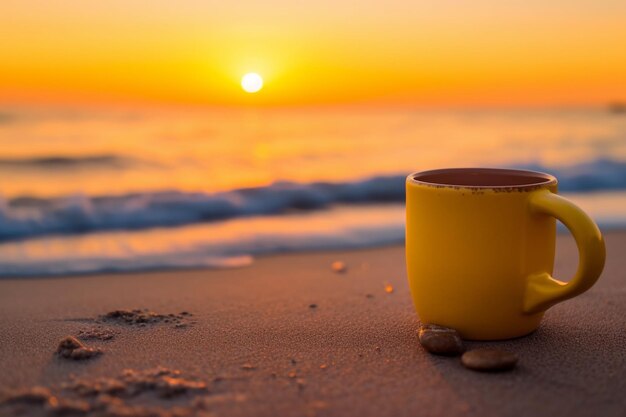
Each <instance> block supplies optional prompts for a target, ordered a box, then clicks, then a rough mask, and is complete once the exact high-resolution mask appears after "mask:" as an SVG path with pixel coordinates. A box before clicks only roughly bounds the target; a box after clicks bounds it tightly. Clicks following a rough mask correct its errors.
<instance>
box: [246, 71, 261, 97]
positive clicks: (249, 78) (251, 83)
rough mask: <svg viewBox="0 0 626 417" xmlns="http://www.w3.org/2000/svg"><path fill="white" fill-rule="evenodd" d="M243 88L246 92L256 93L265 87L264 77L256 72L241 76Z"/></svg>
mask: <svg viewBox="0 0 626 417" xmlns="http://www.w3.org/2000/svg"><path fill="white" fill-rule="evenodd" d="M241 88H243V90H244V91H245V92H246V93H256V92H257V91H259V90H260V89H261V88H263V78H261V76H260V75H259V74H257V73H256V72H249V73H247V74H246V75H244V76H243V77H242V78H241Z"/></svg>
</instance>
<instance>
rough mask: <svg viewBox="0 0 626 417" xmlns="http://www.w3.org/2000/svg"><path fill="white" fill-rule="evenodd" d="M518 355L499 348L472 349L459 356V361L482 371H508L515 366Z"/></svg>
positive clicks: (469, 367) (467, 366)
mask: <svg viewBox="0 0 626 417" xmlns="http://www.w3.org/2000/svg"><path fill="white" fill-rule="evenodd" d="M517 361H518V357H517V355H516V354H515V353H513V352H509V351H506V350H501V349H474V350H470V351H468V352H465V353H464V354H463V356H461V363H462V364H463V366H465V367H466V368H468V369H472V370H474V371H482V372H497V371H508V370H510V369H513V368H515V365H517Z"/></svg>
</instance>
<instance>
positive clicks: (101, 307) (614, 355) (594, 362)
mask: <svg viewBox="0 0 626 417" xmlns="http://www.w3.org/2000/svg"><path fill="white" fill-rule="evenodd" d="M606 240H607V247H608V258H607V265H606V269H605V272H604V274H603V276H602V278H601V279H600V281H599V282H598V284H597V285H596V286H595V287H594V288H593V289H592V290H590V291H589V292H587V293H586V294H584V295H582V296H580V297H578V298H576V299H574V300H570V301H568V302H565V303H563V304H560V305H558V306H556V307H554V308H552V309H551V310H549V312H548V313H547V315H546V317H545V319H544V322H543V323H542V326H541V328H540V329H539V330H538V331H537V332H535V333H534V334H532V335H530V336H527V337H524V338H520V339H516V340H511V341H505V342H499V343H469V344H468V345H469V347H470V348H471V347H476V346H498V347H502V348H505V349H509V350H511V351H513V352H516V353H517V354H518V355H519V357H520V362H519V364H518V366H517V368H516V369H515V370H513V371H511V372H507V373H501V374H483V373H477V372H472V371H470V370H467V369H464V368H463V367H462V366H461V365H460V361H459V358H458V357H457V358H446V357H437V356H433V355H430V354H428V353H425V352H424V351H423V350H422V349H421V348H420V346H419V344H418V342H417V328H418V325H419V322H418V320H417V317H416V315H415V313H414V310H413V307H412V305H411V300H410V297H409V291H408V286H407V283H406V275H405V269H404V252H403V248H402V247H387V248H381V249H368V250H360V251H350V252H327V253H309V254H294V255H281V256H272V257H266V258H261V259H258V260H256V261H255V263H254V264H253V265H252V266H251V267H247V268H242V269H232V270H213V271H209V270H198V271H171V272H151V273H138V274H118V275H100V276H87V277H67V278H54V279H50V278H48V279H20V280H10V279H5V280H0V370H1V372H0V391H4V392H5V393H6V392H11V391H12V390H14V389H17V388H20V387H23V388H26V389H31V388H32V387H34V386H40V387H41V388H37V390H39V391H37V392H35V395H34V396H33V395H31V396H33V398H35V400H36V401H35V402H37V401H40V402H42V401H43V402H45V401H49V398H48V399H46V398H47V397H46V395H49V396H51V397H54V398H55V401H57V403H58V402H59V401H60V402H61V403H63V402H64V401H65V402H67V403H66V405H67V408H68V409H70V410H71V411H72V412H73V413H75V414H74V415H82V414H84V413H85V411H86V410H88V409H89V408H88V407H91V406H90V405H89V402H92V403H93V402H95V401H96V398H97V401H100V402H102V403H103V404H104V403H107V401H108V404H109V405H110V404H118V405H119V406H120V407H121V408H120V409H119V410H121V411H124V410H126V411H128V409H129V408H126V409H124V408H123V407H136V408H135V410H136V411H137V412H136V413H135V414H137V415H141V413H143V412H144V411H145V413H144V415H159V413H160V412H163V413H162V414H161V415H167V413H169V412H171V413H170V415H174V414H175V413H178V412H180V415H185V413H188V415H216V416H348V415H353V416H416V415H419V416H457V415H458V416H460V415H469V416H530V415H532V416H550V417H553V416H555V415H568V416H591V415H602V416H605V417H610V416H623V415H624V413H625V410H626V395H625V393H626V256H624V255H623V254H625V253H626V233H625V232H609V233H607V234H606ZM558 246H559V253H558V260H557V268H556V269H557V273H558V274H557V275H560V276H561V277H566V276H570V275H571V274H572V273H573V270H574V268H575V263H576V256H577V252H576V248H575V245H574V244H573V242H572V241H571V238H569V237H568V236H567V235H560V236H559V241H558ZM334 261H341V262H345V265H346V270H345V271H344V272H343V273H337V272H335V271H333V270H332V268H331V264H332V263H333V262H334ZM120 309H123V310H129V311H131V312H132V310H134V309H137V311H145V310H144V309H148V310H149V311H150V312H151V314H152V313H154V314H155V316H152V315H151V314H148V317H153V318H154V317H158V320H157V319H154V320H152V319H149V320H148V322H147V323H142V322H141V320H140V322H137V323H135V322H132V323H126V322H125V320H122V321H119V320H118V321H116V320H103V317H105V318H106V316H103V315H106V314H107V313H109V312H113V311H115V310H120ZM183 313H186V314H183ZM170 314H171V315H172V316H173V317H175V318H176V319H175V320H173V321H171V320H169V319H168V320H167V322H166V321H165V320H166V318H167V317H172V316H170ZM122 316H123V315H122ZM131 321H132V320H131ZM181 322H184V324H185V325H184V326H177V324H180V323H181ZM80 335H83V336H85V338H84V339H83V340H82V341H83V342H84V343H85V344H86V345H88V346H89V347H92V348H96V349H101V350H102V354H100V355H97V357H93V358H89V359H85V360H80V361H74V360H68V359H65V358H62V357H59V356H58V355H56V354H55V350H56V348H57V346H58V344H59V342H60V341H61V340H62V339H63V338H64V337H66V336H77V337H80ZM138 378H139V379H138ZM129 381H130V382H129ZM78 382H80V384H83V385H80V386H82V387H85V386H86V387H88V388H89V387H90V388H93V387H94V386H98V387H100V388H98V389H100V390H101V391H102V390H106V389H109V388H106V387H111V386H113V387H117V388H115V389H118V390H123V389H126V391H122V392H123V393H124V394H123V395H122V394H120V395H119V397H120V398H117V397H116V395H117V394H115V392H114V393H113V395H112V396H109V395H108V394H106V395H105V394H103V393H102V392H100V393H99V394H98V395H99V396H98V397H95V396H91V397H90V396H89V395H87V396H84V397H81V395H82V394H79V393H84V391H76V389H75V388H72V387H76V386H77V385H76V384H77V383H78ZM64 384H65V385H64ZM98 384H99V385H98ZM120 386H121V388H120ZM63 387H64V388H63ZM103 387H104V388H103ZM83 389H85V388H83ZM111 389H112V388H111ZM46 390H49V394H46V392H48V391H46ZM133 390H139V391H133ZM163 393H166V394H167V395H163ZM31 394H32V392H31ZM170 394H171V395H170ZM94 395H95V394H94ZM42 398H43V399H42ZM31 399H32V398H31ZM68 401H69V402H68ZM71 401H74V403H71ZM18 402H19V401H18ZM24 402H28V401H24ZM72 404H74V405H75V408H76V409H73V410H72ZM81 407H82V408H81ZM103 407H104V406H103ZM172 407H178V408H172ZM20 408H21V409H22V410H23V411H24V413H25V415H37V413H39V412H40V411H41V412H42V413H43V412H44V411H45V409H44V407H43V406H41V405H40V404H35V405H20ZM100 410H101V411H102V410H105V408H100ZM108 410H114V407H110V408H109V409H108ZM119 410H118V411H119ZM146 410H148V411H146ZM57 411H59V415H70V413H69V412H67V413H66V411H67V410H66V411H63V410H60V409H59V410H57ZM12 412H13V411H11V410H9V408H8V407H0V415H11V413H12ZM64 413H66V414H64ZM111 413H113V411H111ZM149 413H152V414H149ZM172 413H173V414H172Z"/></svg>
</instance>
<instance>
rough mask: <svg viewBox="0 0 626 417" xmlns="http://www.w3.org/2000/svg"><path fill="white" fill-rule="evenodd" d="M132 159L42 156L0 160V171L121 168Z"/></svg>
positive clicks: (108, 156)
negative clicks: (17, 169) (18, 169)
mask: <svg viewBox="0 0 626 417" xmlns="http://www.w3.org/2000/svg"><path fill="white" fill-rule="evenodd" d="M132 162H133V160H132V159H130V158H126V157H123V156H118V155H108V154H106V155H87V156H76V157H74V156H42V157H33V158H0V169H2V168H4V169H16V168H23V169H30V168H32V169H70V168H83V167H84V168H93V167H109V168H123V167H125V166H128V165H129V164H131V163H132Z"/></svg>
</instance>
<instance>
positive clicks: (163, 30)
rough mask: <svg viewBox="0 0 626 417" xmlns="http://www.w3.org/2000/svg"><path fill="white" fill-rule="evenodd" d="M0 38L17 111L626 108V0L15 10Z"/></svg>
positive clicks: (13, 1) (1, 25)
mask: <svg viewBox="0 0 626 417" xmlns="http://www.w3.org/2000/svg"><path fill="white" fill-rule="evenodd" d="M546 3H550V4H546ZM0 39H1V42H0V60H1V61H0V103H4V104H14V103H84V102H91V103H101V102H102V103H109V102H113V103H120V102H152V103H176V104H177V103H188V104H208V105H239V104H250V103H254V104H273V105H301V104H304V105H307V104H337V103H360V102H366V103H371V102H374V103H378V102H382V103H399V104H417V105H560V104H563V105H580V104H582V105H586V104H604V103H606V102H607V101H611V100H626V1H623V0H618V1H609V0H594V1H580V0H553V1H545V0H543V1H539V0H526V1H518V0H508V1H486V0H472V1H466V2H462V1H458V0H438V1H417V0H415V1H406V2H401V1H396V0H388V1H372V0H362V1H358V2H357V1H351V2H347V1H343V0H334V1H333V0H317V1H315V2H313V1H297V0H289V1H288V0H254V1H232V2H229V1H224V0H220V1H207V0H203V1H202V0H195V1H193V0H177V1H171V0H167V1H166V0H133V1H128V0H110V1H106V2H95V1H85V0H61V1H54V2H52V1H49V0H40V1H33V0H8V1H7V0H3V1H2V3H1V4H0ZM248 71H256V72H259V73H260V74H261V75H263V77H264V78H265V82H266V85H265V88H264V89H263V90H262V91H261V92H260V93H257V94H255V95H248V94H246V93H244V92H242V90H241V88H240V86H239V80H240V78H241V76H242V75H243V74H244V73H246V72H248Z"/></svg>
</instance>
